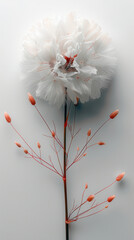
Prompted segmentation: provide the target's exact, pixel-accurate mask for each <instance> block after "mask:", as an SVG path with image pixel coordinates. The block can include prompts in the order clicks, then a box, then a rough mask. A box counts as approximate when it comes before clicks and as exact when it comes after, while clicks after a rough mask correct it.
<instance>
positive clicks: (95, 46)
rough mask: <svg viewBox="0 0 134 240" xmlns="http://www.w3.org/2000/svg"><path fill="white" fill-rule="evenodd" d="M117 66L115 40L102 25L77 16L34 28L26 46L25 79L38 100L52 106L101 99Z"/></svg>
mask: <svg viewBox="0 0 134 240" xmlns="http://www.w3.org/2000/svg"><path fill="white" fill-rule="evenodd" d="M115 65H116V57H115V52H114V49H113V47H112V44H111V39H110V38H109V37H108V36H107V35H105V34H104V33H103V31H102V29H101V28H100V26H99V25H98V24H96V23H94V22H90V21H88V20H87V19H80V18H77V17H76V16H74V15H73V14H69V15H67V16H66V17H65V18H63V19H61V20H58V21H57V20H56V19H45V20H43V21H41V22H40V23H38V24H37V25H36V26H34V27H33V28H32V29H31V30H30V32H29V33H28V35H27V36H26V39H25V41H24V44H23V60H22V70H23V75H24V78H25V79H27V81H28V82H30V83H31V85H33V86H34V89H35V93H36V95H37V97H40V98H42V99H44V100H46V101H48V102H49V103H51V104H56V105H57V106H59V107H60V106H61V105H62V104H63V103H64V97H65V88H67V92H68V97H69V98H70V99H71V101H73V102H74V103H76V98H79V99H80V101H81V102H82V103H84V102H86V101H88V100H89V99H91V98H92V99H96V98H99V97H100V95H101V89H102V88H105V87H107V86H108V82H109V80H110V79H111V77H112V74H113V71H114V68H115Z"/></svg>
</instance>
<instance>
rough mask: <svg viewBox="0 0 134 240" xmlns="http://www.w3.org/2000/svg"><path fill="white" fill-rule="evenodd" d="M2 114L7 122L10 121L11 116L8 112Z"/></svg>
mask: <svg viewBox="0 0 134 240" xmlns="http://www.w3.org/2000/svg"><path fill="white" fill-rule="evenodd" d="M4 115H5V119H6V121H7V122H8V123H10V122H11V118H10V116H9V115H8V113H7V112H5V113H4Z"/></svg>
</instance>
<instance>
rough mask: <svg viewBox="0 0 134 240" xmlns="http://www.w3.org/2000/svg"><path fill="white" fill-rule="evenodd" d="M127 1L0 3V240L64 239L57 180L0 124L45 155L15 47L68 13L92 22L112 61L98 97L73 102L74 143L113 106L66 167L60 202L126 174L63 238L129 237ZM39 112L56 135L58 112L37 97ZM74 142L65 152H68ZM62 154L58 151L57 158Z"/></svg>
mask: <svg viewBox="0 0 134 240" xmlns="http://www.w3.org/2000/svg"><path fill="white" fill-rule="evenodd" d="M133 10H134V1H133V0H93V1H91V0H79V1H78V0H67V1H61V0H56V1H54V0H49V1H45V0H23V1H22V0H0V154H1V157H0V239H1V240H24V239H25V240H37V239H38V240H44V239H45V240H53V239H55V240H64V239H65V236H64V195H63V183H62V181H61V180H60V179H59V178H58V177H57V176H55V175H53V174H51V173H49V171H48V170H47V169H45V168H43V167H41V166H39V165H38V164H36V163H35V162H34V161H32V160H29V159H26V158H24V154H23V153H22V152H21V151H19V149H18V148H16V147H15V144H14V141H15V140H17V141H20V139H19V138H18V137H17V136H16V134H15V133H14V132H13V131H12V130H11V128H10V127H9V125H8V124H7V123H6V122H5V120H4V116H3V113H4V111H7V112H8V113H9V114H10V115H11V116H12V121H13V123H14V125H15V126H16V128H17V129H18V130H19V131H20V132H21V133H22V134H23V136H25V137H26V139H27V140H28V141H29V142H30V143H31V145H32V146H33V147H34V148H35V149H36V142H37V141H40V142H41V144H42V148H43V151H44V153H45V154H46V155H47V156H48V155H49V153H51V152H52V149H51V147H50V142H49V140H48V139H46V138H45V137H44V136H43V133H46V134H47V133H48V132H47V129H46V127H45V126H44V125H43V123H42V121H41V119H40V118H39V116H38V115H37V114H36V112H35V111H34V109H33V108H32V106H31V105H30V104H29V102H28V100H27V90H26V88H25V86H24V83H23V82H21V81H20V69H19V68H20V63H19V61H20V50H21V43H22V39H23V37H24V34H25V33H26V32H27V31H28V29H29V28H30V27H31V25H32V24H34V23H36V22H37V21H38V20H40V19H42V18H44V17H47V16H59V15H61V16H63V15H65V14H66V13H68V12H70V11H76V12H77V13H78V14H79V15H80V16H82V17H86V18H89V19H94V20H95V21H97V22H99V24H100V25H101V26H102V27H103V29H104V30H105V31H106V32H108V33H109V34H110V35H111V36H112V38H113V41H114V44H115V47H116V50H117V55H118V64H117V71H116V75H115V78H114V79H113V81H112V84H111V85H110V87H109V89H108V90H107V91H105V92H103V93H102V97H101V98H100V99H99V100H96V101H93V102H89V103H88V104H84V105H81V106H79V107H78V110H77V123H76V128H77V129H78V128H79V127H81V128H82V132H81V135H80V136H79V137H78V139H77V140H76V143H75V144H76V145H77V146H80V147H81V146H82V143H83V141H84V140H85V135H86V132H87V130H88V128H89V127H91V128H92V129H93V131H94V130H95V129H96V128H97V127H98V126H99V125H100V124H101V123H102V122H103V120H105V119H106V118H107V117H108V115H109V113H111V112H112V111H113V110H115V109H116V108H119V109H120V114H119V115H118V117H117V118H116V119H115V120H114V121H111V122H110V123H109V124H108V125H107V126H105V128H104V129H103V130H102V131H101V132H100V134H98V135H97V137H96V141H99V140H103V141H105V142H106V143H107V144H106V145H105V146H104V147H100V148H99V147H94V148H93V149H91V150H90V151H89V154H88V156H87V157H86V158H85V159H84V160H83V161H82V162H80V163H79V164H77V165H75V166H74V167H73V168H72V169H70V171H69V172H68V199H69V207H70V208H71V206H72V202H73V199H74V198H75V199H76V202H79V201H80V197H81V194H82V189H83V188H84V185H85V183H88V184H89V189H88V192H87V195H88V194H91V193H94V192H95V191H97V190H99V189H100V188H102V187H104V186H106V185H107V184H110V183H111V182H112V181H113V180H114V178H115V176H116V175H117V174H118V173H120V172H122V171H126V177H125V179H124V181H123V182H122V183H120V184H117V185H114V186H113V187H112V188H111V189H110V190H107V191H105V192H104V194H102V195H101V197H102V198H103V199H105V198H106V197H107V196H109V195H111V194H116V200H114V201H113V203H112V204H111V205H110V207H109V208H108V209H107V210H106V211H104V212H103V213H102V214H99V215H95V216H93V217H90V218H88V219H85V220H83V221H80V222H78V223H73V224H71V226H70V236H71V237H70V240H82V239H83V240H90V239H93V240H98V239H99V240H106V239H109V240H113V239H115V240H117V239H118V240H120V239H121V240H126V239H127V240H133V239H134V227H133V222H134V170H133V168H134V162H133V161H134V159H133V155H134V146H133V142H134V141H133V138H134V14H133ZM38 106H39V108H40V110H41V112H42V114H43V115H44V116H45V117H46V118H47V120H48V121H49V122H50V124H51V126H52V120H54V121H55V123H56V126H57V131H58V132H59V134H60V136H61V138H62V133H63V109H60V110H57V109H56V107H54V106H49V105H48V104H47V103H44V102H42V101H40V100H39V101H38ZM75 149H76V146H75V145H74V147H73V148H72V150H71V153H72V155H73V153H74V151H75ZM61 157H62V156H61Z"/></svg>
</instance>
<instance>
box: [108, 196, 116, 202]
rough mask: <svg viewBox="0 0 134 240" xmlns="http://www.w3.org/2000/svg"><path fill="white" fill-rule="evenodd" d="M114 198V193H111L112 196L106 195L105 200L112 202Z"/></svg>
mask: <svg viewBox="0 0 134 240" xmlns="http://www.w3.org/2000/svg"><path fill="white" fill-rule="evenodd" d="M114 198H115V195H112V196H110V197H108V199H107V201H108V202H112V201H113V200H114Z"/></svg>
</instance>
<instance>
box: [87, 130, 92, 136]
mask: <svg viewBox="0 0 134 240" xmlns="http://www.w3.org/2000/svg"><path fill="white" fill-rule="evenodd" d="M90 135H91V128H89V130H88V132H87V136H88V137H89V136H90Z"/></svg>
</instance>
